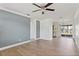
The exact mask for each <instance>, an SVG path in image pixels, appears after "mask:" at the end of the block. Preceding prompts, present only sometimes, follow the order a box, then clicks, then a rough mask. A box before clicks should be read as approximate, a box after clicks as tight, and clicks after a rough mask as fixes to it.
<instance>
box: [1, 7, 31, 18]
mask: <svg viewBox="0 0 79 59" xmlns="http://www.w3.org/2000/svg"><path fill="white" fill-rule="evenodd" d="M0 9H1V10H4V11H7V12H10V13H13V14H17V15H20V16H23V17H28V18H30V16H27V15H25V14H22V13H19V12H16V11H13V10H9V9H5V8H2V7H1V8H0Z"/></svg>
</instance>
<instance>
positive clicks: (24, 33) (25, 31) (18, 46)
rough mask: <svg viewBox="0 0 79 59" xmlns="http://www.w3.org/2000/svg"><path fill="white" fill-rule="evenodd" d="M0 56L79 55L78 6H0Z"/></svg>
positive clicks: (47, 4) (23, 4) (4, 4)
mask: <svg viewBox="0 0 79 59" xmlns="http://www.w3.org/2000/svg"><path fill="white" fill-rule="evenodd" d="M0 56H79V3H0Z"/></svg>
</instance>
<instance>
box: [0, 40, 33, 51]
mask: <svg viewBox="0 0 79 59" xmlns="http://www.w3.org/2000/svg"><path fill="white" fill-rule="evenodd" d="M32 41H34V40H28V41H25V42H20V43H16V44H13V45H9V46H6V47H2V48H0V51H2V50H5V49H8V48H12V47H15V46H19V45H22V44H24V43H29V42H32Z"/></svg>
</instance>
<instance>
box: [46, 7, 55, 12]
mask: <svg viewBox="0 0 79 59" xmlns="http://www.w3.org/2000/svg"><path fill="white" fill-rule="evenodd" d="M46 10H48V11H55V9H49V8H47V9H46Z"/></svg>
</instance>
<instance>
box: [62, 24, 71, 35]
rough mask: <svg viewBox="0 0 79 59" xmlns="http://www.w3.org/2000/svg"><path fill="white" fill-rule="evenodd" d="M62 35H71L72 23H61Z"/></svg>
mask: <svg viewBox="0 0 79 59" xmlns="http://www.w3.org/2000/svg"><path fill="white" fill-rule="evenodd" d="M61 34H62V35H72V25H61Z"/></svg>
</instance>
